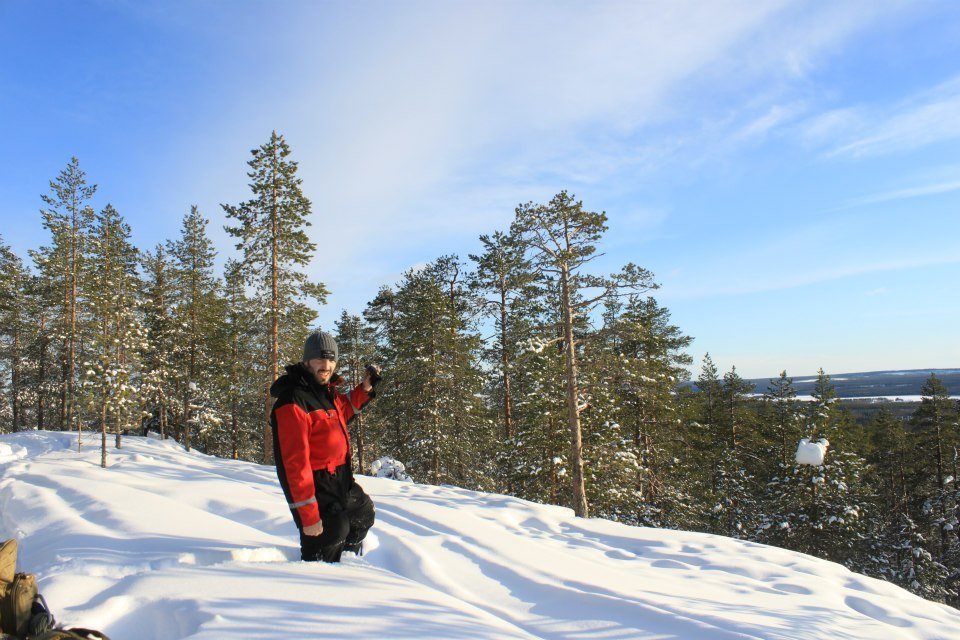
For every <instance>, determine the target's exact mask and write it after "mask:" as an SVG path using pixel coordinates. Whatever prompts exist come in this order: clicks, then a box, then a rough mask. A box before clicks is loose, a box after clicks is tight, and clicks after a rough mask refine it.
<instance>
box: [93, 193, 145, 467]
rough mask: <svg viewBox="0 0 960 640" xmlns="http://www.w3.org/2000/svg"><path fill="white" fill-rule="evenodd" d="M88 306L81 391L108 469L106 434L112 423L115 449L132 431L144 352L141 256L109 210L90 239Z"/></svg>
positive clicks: (120, 220) (102, 214) (123, 225)
mask: <svg viewBox="0 0 960 640" xmlns="http://www.w3.org/2000/svg"><path fill="white" fill-rule="evenodd" d="M89 257H90V259H89V262H88V268H89V269H90V273H89V274H87V276H86V277H87V281H88V282H89V283H90V289H89V294H88V295H89V298H88V300H87V303H88V305H89V308H90V310H91V319H92V320H93V322H94V324H95V326H96V334H95V338H94V340H93V344H92V349H91V353H90V354H89V359H88V360H87V361H85V362H84V370H85V372H84V375H83V386H84V388H85V390H86V391H87V393H88V402H89V406H90V409H91V411H92V413H93V414H94V415H96V416H97V419H98V422H99V424H100V433H101V441H100V446H101V462H100V464H101V466H102V467H106V466H107V432H108V430H109V429H108V426H109V422H108V421H112V423H113V426H114V433H115V435H116V447H117V448H120V446H121V433H122V431H123V429H124V428H126V427H129V426H131V422H132V421H133V419H134V417H139V416H138V415H136V413H135V412H134V410H133V407H134V406H135V404H136V402H135V399H136V388H135V383H136V376H137V368H138V364H139V359H140V354H141V352H142V350H143V348H144V344H143V338H144V336H143V332H142V327H141V324H140V321H139V318H138V317H137V313H136V311H137V308H138V306H139V293H140V291H139V285H140V282H139V278H138V274H137V268H138V264H139V252H138V251H137V249H136V248H135V247H134V246H133V245H132V244H131V242H130V227H129V225H127V223H126V222H124V221H123V218H122V217H121V216H120V214H119V213H118V212H117V210H116V209H114V208H113V207H112V206H111V205H109V204H108V205H107V206H106V207H104V208H103V210H102V211H100V213H99V214H98V215H97V218H96V220H95V226H94V227H93V229H92V234H91V239H90V254H89Z"/></svg>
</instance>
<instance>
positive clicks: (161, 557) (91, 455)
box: [0, 432, 960, 640]
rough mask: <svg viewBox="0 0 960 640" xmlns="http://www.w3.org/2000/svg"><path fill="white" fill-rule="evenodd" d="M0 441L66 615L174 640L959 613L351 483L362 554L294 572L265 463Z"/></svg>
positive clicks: (910, 619) (929, 624)
mask: <svg viewBox="0 0 960 640" xmlns="http://www.w3.org/2000/svg"><path fill="white" fill-rule="evenodd" d="M86 442H87V443H89V444H88V445H87V446H86V447H85V448H84V449H83V451H82V453H79V454H78V453H77V452H76V436H75V435H74V434H67V433H55V432H26V433H19V434H13V435H3V436H0V536H2V537H17V538H19V539H20V541H21V555H20V565H21V568H23V569H26V570H29V571H32V572H34V573H37V574H38V575H39V576H40V588H41V591H42V593H44V594H45V595H46V598H47V601H48V602H49V603H50V606H51V608H52V609H53V610H54V613H55V614H57V616H58V618H59V619H60V620H61V622H65V623H67V624H71V625H80V626H88V627H93V628H99V629H101V630H103V631H104V632H106V633H107V634H108V635H110V636H112V637H113V638H114V640H128V639H130V640H151V639H157V640H174V639H177V638H207V639H211V640H212V639H222V638H227V637H230V638H276V639H278V640H280V639H282V640H290V639H291V638H313V637H337V638H345V637H349V638H498V639H499V638H577V639H582V638H618V639H626V638H690V639H701V638H765V639H766V638H784V639H786V638H789V639H796V638H830V639H834V640H835V639H839V638H898V639H899V638H949V637H954V638H955V637H957V633H958V631H957V630H958V629H960V612H958V611H955V610H953V609H950V608H948V607H945V606H941V605H937V604H934V603H930V602H927V601H925V600H922V599H920V598H918V597H916V596H914V595H911V594H909V593H907V592H906V591H903V590H901V589H899V588H897V587H895V586H893V585H890V584H886V583H884V582H880V581H878V580H873V579H870V578H866V577H863V576H860V575H857V574H854V573H851V572H849V571H847V570H846V569H844V568H843V567H841V566H839V565H836V564H833V563H830V562H825V561H822V560H817V559H815V558H811V557H808V556H804V555H800V554H796V553H792V552H789V551H784V550H780V549H776V548H772V547H766V546H762V545H758V544H753V543H745V542H739V541H735V540H730V539H727V538H722V537H718V536H710V535H705V534H695V533H685V532H677V531H665V530H656V529H644V528H636V527H627V526H623V525H619V524H615V523H612V522H607V521H604V520H595V519H590V520H583V519H577V518H575V517H574V516H573V514H572V512H571V511H570V510H568V509H563V508H560V507H549V506H543V505H537V504H533V503H529V502H524V501H522V500H518V499H514V498H509V497H505V496H498V495H488V494H481V493H475V492H471V491H465V490H462V489H457V488H453V487H432V486H423V485H416V484H412V483H403V482H396V481H392V480H385V479H377V478H367V477H362V478H360V483H361V484H362V485H363V487H364V488H365V489H366V490H367V491H368V492H369V493H370V495H371V496H372V497H373V499H374V500H375V502H376V503H377V516H378V522H377V524H376V526H375V527H374V529H373V530H372V531H371V535H370V537H369V538H368V543H367V553H366V555H365V556H364V557H363V558H356V557H355V556H352V555H345V561H344V563H343V564H341V565H324V564H312V563H303V562H300V561H299V560H298V558H299V549H298V546H297V543H296V530H295V529H294V527H293V524H292V522H291V520H290V516H289V514H288V512H287V509H286V506H285V503H284V499H283V496H282V494H281V493H280V489H279V487H278V485H277V481H276V477H275V473H274V469H273V468H272V467H264V466H259V465H255V464H250V463H245V462H235V461H229V460H221V459H217V458H212V457H208V456H205V455H202V454H198V453H185V452H183V451H182V450H181V449H180V448H179V447H178V446H177V445H176V444H175V443H173V442H172V441H165V442H161V441H157V440H152V439H144V438H126V439H125V440H124V446H123V449H121V450H115V449H111V451H110V455H109V465H110V467H109V468H108V469H101V468H100V466H99V463H100V452H99V448H98V447H97V446H95V445H98V444H99V438H93V437H89V436H88V437H87V439H86Z"/></svg>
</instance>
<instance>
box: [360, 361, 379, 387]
mask: <svg viewBox="0 0 960 640" xmlns="http://www.w3.org/2000/svg"><path fill="white" fill-rule="evenodd" d="M382 379H383V376H381V375H380V367H379V366H378V365H375V364H368V365H367V373H366V375H365V376H363V390H364V391H366V392H367V393H370V392H371V391H374V390H375V389H376V388H377V385H378V384H380V380H382Z"/></svg>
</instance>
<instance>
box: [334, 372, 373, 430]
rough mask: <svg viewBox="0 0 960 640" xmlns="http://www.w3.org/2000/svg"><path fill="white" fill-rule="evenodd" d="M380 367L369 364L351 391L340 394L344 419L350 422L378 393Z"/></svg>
mask: <svg viewBox="0 0 960 640" xmlns="http://www.w3.org/2000/svg"><path fill="white" fill-rule="evenodd" d="M380 380H381V376H380V367H378V366H377V365H375V364H371V365H369V366H367V371H366V374H365V375H364V376H363V380H362V381H361V382H360V384H358V385H357V386H356V387H354V388H353V389H352V390H351V391H350V392H349V393H343V394H338V395H340V396H341V397H342V399H343V400H345V402H344V403H343V411H344V416H343V417H344V420H345V421H346V422H348V423H349V422H350V421H351V420H353V418H354V416H356V415H357V414H358V413H360V411H361V410H362V409H363V407H364V406H366V404H367V403H368V402H370V400H372V399H373V398H375V397H376V395H377V386H378V385H379V384H380Z"/></svg>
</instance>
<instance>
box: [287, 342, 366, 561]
mask: <svg viewBox="0 0 960 640" xmlns="http://www.w3.org/2000/svg"><path fill="white" fill-rule="evenodd" d="M337 355H338V354H337V342H336V340H334V338H333V336H332V335H330V334H329V333H325V332H323V331H314V332H313V333H311V334H310V335H309V336H308V337H307V340H306V342H305V343H304V345H303V360H302V361H301V362H298V363H296V364H291V365H289V366H288V367H287V373H286V374H285V375H282V376H280V377H279V378H277V380H276V382H274V383H273V386H272V387H271V388H270V393H271V395H273V397H275V398H276V399H277V400H276V402H275V403H274V405H273V411H272V412H271V413H270V426H271V427H272V429H273V450H274V452H275V458H276V462H277V477H278V478H279V479H280V486H281V487H283V495H284V496H286V498H287V504H288V505H289V506H290V511H291V513H292V514H293V521H294V522H295V523H296V524H297V529H299V530H300V555H301V557H302V558H303V559H304V560H307V561H316V560H323V561H324V562H339V561H340V555H341V553H343V552H344V551H350V552H352V553H356V554H359V553H360V551H361V548H362V542H363V538H364V537H365V536H366V535H367V530H368V529H370V527H371V526H373V521H374V508H373V501H372V500H370V497H369V496H367V494H366V493H364V491H363V489H361V488H360V485H358V484H357V483H356V482H355V481H354V479H353V469H352V468H351V466H350V436H349V432H348V431H347V425H348V424H349V423H350V421H351V420H353V418H354V416H356V414H357V413H358V412H359V411H360V410H361V409H362V408H363V406H364V405H365V404H366V403H367V402H368V401H369V400H370V399H371V398H373V397H374V396H375V395H376V391H375V387H376V385H377V383H378V382H379V381H380V369H379V368H378V367H376V366H375V365H370V366H369V367H367V373H366V375H365V376H364V378H363V381H362V382H361V383H360V385H358V386H357V387H356V388H355V389H353V390H352V391H350V392H349V393H346V394H345V393H341V392H340V391H339V390H338V389H337V386H338V384H339V383H341V382H343V380H342V379H341V378H340V376H338V375H337V374H336V370H337Z"/></svg>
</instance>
